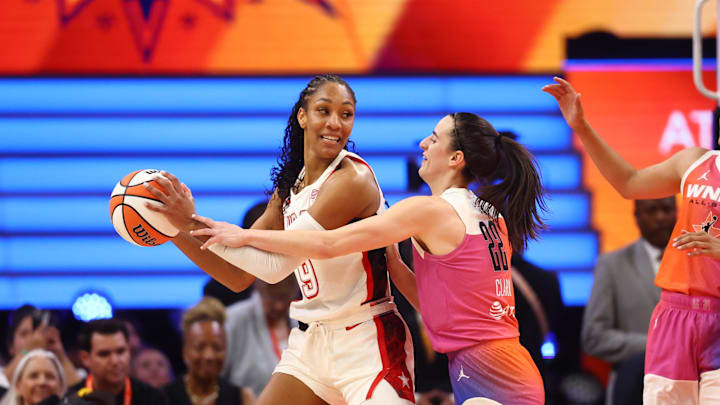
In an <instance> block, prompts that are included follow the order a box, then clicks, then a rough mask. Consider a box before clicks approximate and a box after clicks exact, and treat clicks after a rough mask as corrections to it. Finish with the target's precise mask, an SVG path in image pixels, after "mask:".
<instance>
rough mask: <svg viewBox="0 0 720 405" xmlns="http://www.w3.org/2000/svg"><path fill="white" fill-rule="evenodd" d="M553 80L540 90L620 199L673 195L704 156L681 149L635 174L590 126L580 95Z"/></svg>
mask: <svg viewBox="0 0 720 405" xmlns="http://www.w3.org/2000/svg"><path fill="white" fill-rule="evenodd" d="M554 80H555V82H556V83H555V84H549V85H546V86H544V87H543V88H542V90H543V91H544V92H546V93H549V94H551V95H552V96H553V97H555V99H556V100H557V102H558V106H559V107H560V111H561V112H562V114H563V117H564V118H565V121H566V122H567V123H568V125H569V126H570V128H571V129H572V130H573V131H574V132H575V134H577V136H578V137H579V138H580V140H581V141H582V143H583V145H584V146H585V149H586V150H587V152H588V154H589V155H590V158H591V159H592V160H593V162H594V163H595V165H596V166H597V167H598V169H599V170H600V172H601V173H602V175H603V176H604V177H605V179H607V181H608V182H609V183H610V184H611V185H612V186H613V187H614V188H615V190H617V191H618V193H620V195H621V196H623V197H624V198H627V199H647V198H661V197H667V196H670V195H673V194H676V193H677V191H678V190H679V189H680V182H681V180H682V176H683V174H684V173H685V170H687V168H688V167H689V166H690V164H692V162H694V161H695V160H696V159H697V158H699V157H700V156H701V155H702V154H703V153H704V152H705V149H702V148H689V149H685V150H682V151H680V152H678V153H676V154H674V155H673V156H671V157H670V158H668V159H667V160H665V161H663V162H661V163H658V164H656V165H653V166H649V167H647V168H644V169H641V170H637V169H636V168H635V167H633V166H632V165H631V164H630V163H629V162H628V161H626V160H625V159H623V157H622V156H620V155H619V154H618V153H617V152H616V151H615V150H613V149H612V148H611V147H610V145H608V143H607V142H605V140H603V139H602V138H601V137H600V136H599V135H598V134H597V133H596V132H595V130H594V129H593V128H592V126H590V123H589V122H588V121H587V119H586V118H585V113H584V111H583V106H582V102H581V95H580V93H577V92H576V91H575V89H573V87H572V86H571V85H570V83H568V82H567V81H565V80H563V79H561V78H559V77H556V78H554ZM638 136H642V135H638Z"/></svg>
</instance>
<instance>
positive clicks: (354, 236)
mask: <svg viewBox="0 0 720 405" xmlns="http://www.w3.org/2000/svg"><path fill="white" fill-rule="evenodd" d="M435 199H436V197H410V198H407V199H405V200H402V201H400V202H398V203H397V204H395V205H393V206H392V207H390V209H388V210H387V211H385V212H383V213H382V214H380V215H374V216H371V217H368V218H365V219H363V220H362V221H357V222H353V223H351V224H348V225H345V226H343V227H340V228H337V229H333V230H328V231H311V230H289V231H266V230H257V229H248V230H239V231H237V232H239V233H241V234H242V235H229V234H225V235H223V234H218V235H219V236H218V237H217V238H215V239H213V238H211V239H209V240H208V241H207V242H206V245H208V246H209V245H211V244H213V243H220V244H225V243H233V240H234V241H235V242H236V243H238V244H239V245H250V246H254V247H256V248H258V249H262V250H265V251H269V252H276V253H281V254H285V255H294V256H302V257H307V258H311V259H315V258H317V259H327V258H331V257H335V256H343V255H346V254H350V253H353V252H364V251H369V250H373V249H378V248H383V247H386V246H389V245H391V244H393V243H396V242H400V241H402V240H405V239H407V238H409V237H411V236H418V235H423V234H425V233H426V232H428V233H431V232H432V230H433V229H434V228H435V226H436V225H437V224H436V222H437V221H439V220H440V218H442V215H438V212H441V213H442V214H444V213H445V212H444V211H440V210H439V209H438V208H440V209H442V208H443V207H440V206H439V204H438V203H437V202H436V201H435ZM200 220H204V219H200ZM192 234H193V235H196V234H197V235H210V236H213V237H214V236H216V235H215V232H214V230H213V229H212V228H209V229H200V230H197V231H193V232H192Z"/></svg>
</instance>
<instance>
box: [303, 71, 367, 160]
mask: <svg viewBox="0 0 720 405" xmlns="http://www.w3.org/2000/svg"><path fill="white" fill-rule="evenodd" d="M297 119H298V122H299V123H300V127H302V128H303V129H304V130H305V141H304V146H305V151H306V155H307V152H310V153H312V154H313V155H314V156H317V157H319V158H321V159H334V158H335V156H337V154H338V153H340V150H341V149H343V148H344V147H345V145H346V144H347V141H348V138H349V137H350V133H351V132H352V129H353V124H354V121H355V103H354V102H353V97H352V94H351V93H350V91H349V90H348V89H347V87H345V86H344V85H342V84H339V83H335V82H327V83H325V84H324V85H322V86H321V87H320V88H318V90H317V91H316V92H315V93H313V94H312V95H310V97H308V99H307V100H306V102H305V106H304V107H301V108H300V110H298V114H297Z"/></svg>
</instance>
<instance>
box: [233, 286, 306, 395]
mask: <svg viewBox="0 0 720 405" xmlns="http://www.w3.org/2000/svg"><path fill="white" fill-rule="evenodd" d="M298 297H299V291H298V286H297V281H296V280H295V275H290V276H289V277H287V278H286V279H285V280H283V281H281V282H279V283H277V284H268V283H265V282H264V281H262V280H260V279H257V280H255V292H253V294H252V296H251V297H250V298H249V299H247V300H245V301H240V302H238V303H236V304H233V305H231V306H230V307H229V308H228V311H227V312H228V320H227V323H226V325H225V330H226V331H227V337H228V351H227V362H226V363H225V368H224V369H223V376H225V377H226V378H227V379H228V380H230V381H231V382H232V383H233V384H236V385H239V386H242V387H248V388H250V389H252V390H253V392H255V393H256V394H259V393H260V392H261V391H262V389H263V388H264V387H265V385H266V384H267V383H268V381H269V380H270V376H271V375H272V372H273V370H274V369H275V366H276V365H277V363H278V361H279V360H280V354H281V353H282V351H283V350H284V349H285V348H286V347H287V342H288V337H289V335H290V330H291V329H292V328H293V327H295V326H297V321H295V320H291V319H290V315H289V311H290V303H291V302H292V301H293V300H295V299H297V298H298Z"/></svg>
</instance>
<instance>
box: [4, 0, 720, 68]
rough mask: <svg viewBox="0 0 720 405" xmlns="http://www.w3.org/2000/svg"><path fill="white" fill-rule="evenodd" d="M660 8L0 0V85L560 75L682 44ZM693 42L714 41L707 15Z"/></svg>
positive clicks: (673, 14)
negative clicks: (569, 42) (327, 75)
mask: <svg viewBox="0 0 720 405" xmlns="http://www.w3.org/2000/svg"><path fill="white" fill-rule="evenodd" d="M692 8H693V6H692V4H691V2H688V1H687V0H666V1H663V2H662V7H659V6H658V3H657V1H656V0H633V1H625V0H564V1H563V0H545V1H537V0H532V1H530V0H521V1H512V2H505V1H501V2H498V1H486V0H455V1H451V2H449V1H444V0H443V1H441V0H7V1H5V2H4V4H3V7H2V12H0V44H2V45H3V46H2V47H3V49H2V51H0V52H1V53H0V74H10V75H15V74H20V75H26V74H37V73H71V74H108V73H109V74H156V73H161V74H168V73H169V74H173V73H178V74H292V73H314V72H318V71H335V72H339V73H357V74H364V73H371V72H376V71H386V72H387V71H404V72H408V71H422V72H435V71H442V72H477V73H479V72H493V71H503V72H541V71H542V72H547V71H559V70H560V69H561V67H562V61H563V59H564V57H565V48H564V44H565V39H566V38H567V37H572V36H577V35H581V34H583V33H586V32H589V31H592V30H606V31H610V32H613V33H615V34H617V35H619V36H630V37H632V36H646V37H658V36H659V37H663V36H669V37H688V36H690V33H691V29H692V12H693V10H692ZM706 8H707V10H706V12H705V17H704V18H703V32H704V33H705V34H706V35H709V34H712V32H714V30H715V28H716V25H715V22H714V20H715V11H714V10H713V7H711V6H706Z"/></svg>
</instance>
